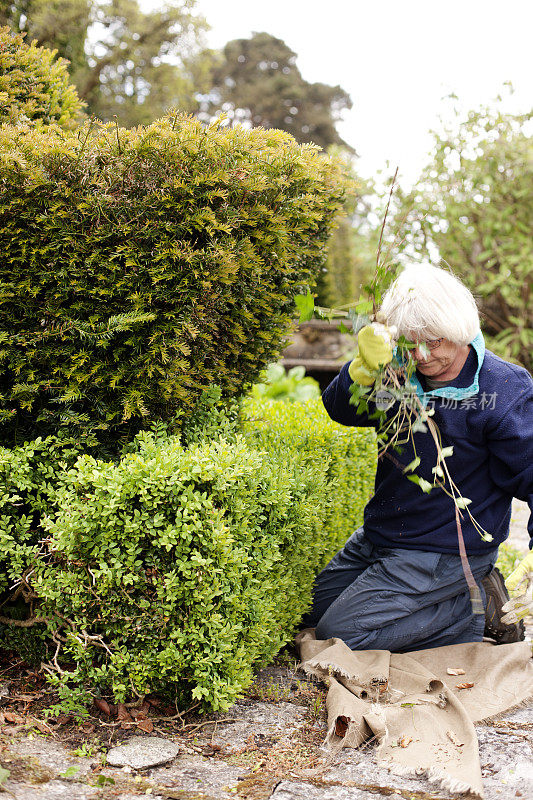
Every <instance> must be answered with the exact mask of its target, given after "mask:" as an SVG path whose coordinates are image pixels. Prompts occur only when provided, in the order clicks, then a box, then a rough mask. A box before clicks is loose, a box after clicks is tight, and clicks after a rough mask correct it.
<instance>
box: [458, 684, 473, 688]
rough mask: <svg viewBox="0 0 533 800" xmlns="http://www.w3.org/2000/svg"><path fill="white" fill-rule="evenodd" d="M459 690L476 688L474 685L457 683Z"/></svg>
mask: <svg viewBox="0 0 533 800" xmlns="http://www.w3.org/2000/svg"><path fill="white" fill-rule="evenodd" d="M455 686H456V688H457V689H471V688H472V686H474V684H473V683H456V684H455Z"/></svg>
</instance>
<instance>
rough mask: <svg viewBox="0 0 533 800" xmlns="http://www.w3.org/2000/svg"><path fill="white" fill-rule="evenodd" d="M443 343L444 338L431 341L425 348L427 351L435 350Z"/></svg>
mask: <svg viewBox="0 0 533 800" xmlns="http://www.w3.org/2000/svg"><path fill="white" fill-rule="evenodd" d="M443 341H444V336H443V337H441V338H440V339H433V341H431V342H426V347H427V349H428V350H436V349H437V347H438V346H439V345H440V344H442V343H443Z"/></svg>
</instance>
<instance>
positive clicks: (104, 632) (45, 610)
mask: <svg viewBox="0 0 533 800" xmlns="http://www.w3.org/2000/svg"><path fill="white" fill-rule="evenodd" d="M19 450H20V451H22V450H24V448H19ZM374 458H375V450H374V444H373V439H372V436H371V432H369V431H367V430H356V429H348V428H341V426H338V425H336V424H334V423H332V422H331V421H330V420H329V418H328V417H327V415H326V413H325V411H324V410H323V409H322V407H321V405H320V404H319V403H318V402H314V403H309V404H306V405H300V404H293V405H290V406H289V405H286V404H282V403H274V402H265V401H252V400H250V401H245V403H244V407H243V410H242V414H241V421H240V424H239V425H238V426H235V425H233V426H232V425H231V424H229V423H228V424H227V425H226V427H225V430H223V432H222V434H218V435H215V436H214V437H213V438H212V439H210V438H209V437H208V436H206V435H205V433H204V437H203V439H202V437H201V436H200V435H197V436H196V438H195V437H191V441H190V442H189V443H188V444H185V445H184V444H183V442H182V441H180V439H179V438H178V437H176V436H168V435H166V434H163V435H158V434H154V433H148V432H143V433H141V434H139V436H138V437H137V440H136V442H135V447H134V449H133V451H132V452H129V453H127V454H126V455H124V456H123V457H122V458H121V460H120V461H118V462H109V461H102V460H96V459H94V458H92V457H89V456H87V455H85V456H83V457H81V458H79V459H78V461H77V463H76V464H75V465H74V467H72V468H70V469H65V470H64V471H63V472H62V473H61V475H60V477H59V478H58V479H56V480H55V482H54V485H55V490H54V496H53V498H52V497H50V498H49V499H48V500H47V509H48V515H47V517H46V518H45V519H44V521H43V527H44V529H45V530H46V534H45V535H44V536H43V531H42V528H41V538H40V541H41V545H40V546H41V548H42V551H41V554H40V555H39V556H38V557H37V558H35V557H34V558H33V563H32V571H33V573H32V575H31V577H30V578H29V583H30V585H31V588H32V591H33V592H34V593H35V594H36V595H37V596H38V598H39V600H38V601H36V602H35V606H34V613H35V614H36V615H37V616H38V617H39V618H40V619H42V620H43V622H42V623H41V624H40V626H38V627H39V630H41V631H42V632H43V633H42V635H43V638H44V639H46V641H47V642H48V644H49V655H48V658H49V659H50V657H51V656H53V655H54V653H55V651H56V647H59V650H58V656H57V657H58V662H59V665H63V667H64V666H65V665H68V669H67V671H66V672H65V673H64V674H63V675H62V676H61V677H60V679H59V680H60V682H61V683H62V684H63V687H66V686H67V685H69V686H71V687H73V688H76V687H77V688H78V689H80V688H82V687H86V690H87V694H86V695H85V696H86V697H88V696H90V694H106V693H109V694H111V695H113V697H114V698H115V699H116V700H124V699H131V698H132V697H135V696H136V695H144V694H147V693H150V692H161V693H165V694H166V695H167V696H171V697H173V698H176V699H177V701H178V703H179V705H180V706H181V707H184V706H185V705H186V704H189V703H190V702H191V701H194V700H195V699H197V700H199V701H201V706H202V708H204V709H224V708H226V707H227V706H228V705H229V704H230V703H231V702H232V701H233V700H234V699H235V698H236V697H237V696H238V695H239V693H240V692H241V691H242V690H243V688H245V687H246V686H247V685H249V683H250V682H251V679H252V673H253V667H254V664H256V663H257V662H262V661H265V660H267V659H269V658H270V657H272V656H273V655H274V654H275V653H276V652H277V651H278V650H279V648H280V647H281V646H282V645H283V644H284V643H286V642H287V641H289V640H290V638H291V637H292V635H293V633H294V629H295V626H296V625H297V623H298V622H299V620H300V619H301V616H302V613H303V612H304V611H305V610H306V608H307V607H308V606H309V603H310V599H311V590H312V584H313V579H314V575H315V574H316V572H317V571H318V570H319V569H320V567H321V566H322V565H323V563H324V561H325V560H326V559H327V558H328V557H329V556H331V555H332V554H333V552H334V551H335V550H336V549H337V547H338V546H339V545H340V544H341V543H342V542H343V541H344V539H346V538H347V536H348V535H349V534H350V533H351V531H352V529H353V528H354V527H355V526H356V525H357V524H358V523H359V522H360V521H361V516H362V509H363V505H364V502H365V501H366V499H367V498H368V495H369V493H370V492H371V489H372V479H373V469H374ZM67 466H68V465H67ZM15 511H16V509H13V513H12V516H16V514H15ZM8 524H10V523H9V522H8V521H7V519H6V518H3V519H2V525H3V526H4V527H6V526H7V525H8ZM23 555H24V554H23ZM33 555H35V554H33ZM10 557H11V556H10ZM12 558H15V556H14V555H13V556H12ZM18 568H19V569H21V570H22V569H23V568H22V567H21V566H20V565H19V566H18ZM12 578H13V575H12V572H11V575H10V580H12ZM5 613H7V611H6V612H5ZM52 640H53V641H52Z"/></svg>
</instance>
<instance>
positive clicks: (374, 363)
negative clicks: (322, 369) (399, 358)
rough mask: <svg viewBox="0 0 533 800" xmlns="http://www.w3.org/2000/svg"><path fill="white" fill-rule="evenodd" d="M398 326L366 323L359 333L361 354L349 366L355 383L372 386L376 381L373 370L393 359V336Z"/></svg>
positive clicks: (358, 341)
mask: <svg viewBox="0 0 533 800" xmlns="http://www.w3.org/2000/svg"><path fill="white" fill-rule="evenodd" d="M395 335H396V328H395V327H394V326H392V327H391V328H389V327H388V326H387V325H382V324H381V323H380V322H373V323H372V324H371V325H365V327H364V328H361V330H360V331H359V333H358V334H357V343H358V345H359V355H358V356H356V357H355V358H354V360H353V361H352V363H351V364H350V366H349V367H348V373H349V375H350V378H351V379H352V381H353V382H354V383H359V384H360V385H361V386H371V384H373V383H374V381H375V375H373V372H375V371H376V370H378V369H379V368H380V367H384V366H385V365H386V364H388V363H389V361H392V348H393V338H394V336H395Z"/></svg>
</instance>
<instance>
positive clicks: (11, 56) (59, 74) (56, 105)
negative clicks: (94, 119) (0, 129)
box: [0, 26, 82, 128]
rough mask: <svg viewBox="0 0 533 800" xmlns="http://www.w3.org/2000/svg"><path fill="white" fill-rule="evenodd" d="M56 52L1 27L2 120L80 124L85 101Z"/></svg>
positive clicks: (62, 124) (66, 124) (67, 125)
mask: <svg viewBox="0 0 533 800" xmlns="http://www.w3.org/2000/svg"><path fill="white" fill-rule="evenodd" d="M56 52H57V51H55V50H48V49H47V48H46V47H38V46H37V44H36V43H35V42H32V43H31V44H30V45H27V44H26V43H25V42H24V38H23V36H22V35H21V34H20V33H13V31H11V30H10V28H8V27H2V26H0V123H6V122H7V123H17V122H32V123H45V124H50V123H57V124H58V125H61V126H62V127H64V128H72V127H73V126H74V125H75V124H76V119H78V118H79V117H80V112H81V109H82V103H81V100H80V99H79V98H78V94H77V92H76V89H75V87H74V86H72V85H71V84H70V83H69V76H68V72H67V62H66V61H64V60H63V59H62V58H60V59H57V60H56Z"/></svg>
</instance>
